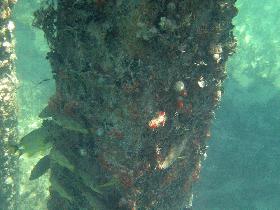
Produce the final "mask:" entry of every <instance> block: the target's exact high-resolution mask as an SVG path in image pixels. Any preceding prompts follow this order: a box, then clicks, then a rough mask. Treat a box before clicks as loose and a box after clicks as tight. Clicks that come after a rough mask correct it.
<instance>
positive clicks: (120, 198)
mask: <svg viewBox="0 0 280 210" xmlns="http://www.w3.org/2000/svg"><path fill="white" fill-rule="evenodd" d="M234 3H235V0H230V1H224V0H210V1H209V0H202V1H196V0H173V1H165V0H160V1H148V0H143V1H132V0H131V1H123V0H116V1H112V0H111V1H107V0H58V1H57V2H56V3H54V2H53V3H49V4H47V5H46V6H45V7H42V8H41V9H39V10H38V11H37V12H36V13H35V16H36V21H35V22H34V24H35V25H36V26H38V27H40V28H42V29H43V30H44V32H45V36H46V38H47V40H48V42H49V46H50V52H49V53H48V55H47V58H48V59H49V61H50V63H51V65H52V70H53V74H54V78H55V80H56V94H55V95H54V96H53V97H52V98H51V99H50V101H49V105H48V106H47V107H46V109H45V110H43V112H42V113H41V115H40V116H41V117H42V118H46V119H45V122H44V127H47V128H51V129H49V132H50V138H49V141H51V142H52V144H53V146H52V150H51V152H50V157H51V158H50V160H51V163H50V169H51V179H50V181H51V188H50V193H51V194H50V199H49V202H48V208H49V210H57V209H67V210H76V209H101V210H102V209H112V210H113V209H129V210H131V209H134V210H135V209H140V210H142V209H150V210H170V209H172V210H181V209H184V208H191V203H192V192H191V189H192V185H193V183H194V182H195V181H196V180H197V179H198V178H199V173H200V169H201V161H202V160H203V158H204V157H205V156H206V155H205V154H206V150H207V146H206V140H207V138H209V136H210V131H209V127H210V124H211V120H212V119H213V117H214V110H215V108H216V107H217V105H218V103H219V101H220V98H221V95H222V84H223V81H224V79H225V77H226V70H225V62H226V61H227V59H228V56H229V55H230V54H232V53H233V51H234V48H235V45H236V42H235V40H234V37H233V35H232V28H233V25H232V22H231V21H232V18H233V17H234V16H235V15H236V13H237V9H236V8H235V7H234ZM48 117H51V119H50V118H48ZM47 160H48V159H47ZM44 161H45V159H44Z"/></svg>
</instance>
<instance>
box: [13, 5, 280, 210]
mask: <svg viewBox="0 0 280 210" xmlns="http://www.w3.org/2000/svg"><path fill="white" fill-rule="evenodd" d="M37 6H39V0H30V1H18V3H17V6H16V8H15V15H14V19H15V22H16V37H17V49H16V51H17V56H18V60H17V72H18V73H17V75H18V78H19V80H20V81H21V84H20V88H19V90H18V98H19V99H18V101H19V107H20V109H19V123H20V124H19V128H20V135H24V134H26V133H27V132H29V131H30V130H32V129H34V128H36V127H38V126H40V123H41V122H40V120H39V119H38V117H37V115H38V113H39V112H40V111H41V110H42V108H43V107H44V106H45V105H46V104H47V101H48V98H49V97H50V96H51V95H52V94H53V92H54V82H53V81H46V82H43V83H42V84H39V82H40V81H42V80H44V79H48V78H52V76H51V69H50V67H49V64H48V62H47V61H46V59H45V56H46V52H47V51H48V48H47V45H46V43H45V41H44V37H43V34H42V32H40V31H39V30H36V29H34V28H32V27H31V23H32V12H33V10H34V9H35V8H36V7H37ZM237 7H238V8H239V14H238V16H237V17H236V18H235V19H234V24H235V25H236V27H235V30H234V34H235V35H236V37H237V40H238V47H237V52H236V54H235V55H234V56H232V57H231V58H230V60H229V62H228V65H227V68H228V75H229V76H228V79H227V80H226V82H225V84H224V87H225V88H224V90H225V94H224V96H223V98H222V102H221V106H220V108H219V109H218V110H217V111H216V119H215V120H214V122H213V126H212V138H211V140H210V141H209V150H208V158H207V159H206V160H205V161H204V162H203V168H202V173H201V175H200V180H199V181H198V182H197V183H196V185H195V187H194V202H193V205H194V209H195V210H235V209H236V210H239V209H240V210H251V209H252V210H255V209H256V210H275V209H280V199H279V198H280V197H279V195H280V181H279V174H280V164H279V160H280V143H279V141H280V132H279V130H280V123H279V119H280V97H279V96H280V95H279V92H280V73H279V72H280V71H279V68H280V36H279V34H280V24H279V22H280V0H267V1H265V0H258V1H256V0H238V1H237ZM39 158H40V157H36V158H33V159H27V158H24V157H23V158H21V171H22V174H23V175H22V178H21V179H22V180H21V191H20V194H21V201H20V206H21V208H22V210H27V209H28V210H33V209H34V210H39V209H40V210H41V209H42V210H43V209H45V200H46V196H47V187H48V181H47V178H48V177H47V175H46V176H44V177H43V178H40V179H39V180H36V181H34V182H32V183H30V182H29V181H28V180H27V179H28V174H29V171H30V170H31V168H32V166H33V165H34V163H36V161H37V160H38V159H39ZM25 174H26V175H25ZM38 185H40V186H42V187H41V188H38ZM34 198H36V199H34ZM20 210H21V209H20Z"/></svg>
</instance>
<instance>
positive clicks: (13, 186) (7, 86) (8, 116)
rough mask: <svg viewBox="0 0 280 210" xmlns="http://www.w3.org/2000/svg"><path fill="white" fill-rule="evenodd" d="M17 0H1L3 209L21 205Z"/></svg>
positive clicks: (0, 162)
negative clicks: (15, 146) (15, 147)
mask: <svg viewBox="0 0 280 210" xmlns="http://www.w3.org/2000/svg"><path fill="white" fill-rule="evenodd" d="M15 3H16V0H14V1H12V0H0V186H1V187H0V209H3V210H4V209H5V210H15V209H16V208H17V205H16V204H17V196H18V186H17V179H16V176H17V172H18V171H17V169H18V167H17V157H16V156H15V155H13V154H11V153H9V152H8V148H9V145H10V144H11V143H15V142H16V138H17V115H16V88H17V78H16V74H15V73H16V70H15V62H14V61H15V59H16V54H15V40H14V37H13V30H14V27H15V26H14V23H13V22H12V21H11V13H12V7H13V5H14V4H15Z"/></svg>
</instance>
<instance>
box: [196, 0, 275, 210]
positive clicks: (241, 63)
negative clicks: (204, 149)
mask: <svg viewBox="0 0 280 210" xmlns="http://www.w3.org/2000/svg"><path fill="white" fill-rule="evenodd" d="M237 5H238V7H239V14H238V16H237V17H236V18H235V19H234V22H235V25H236V28H235V35H236V36H237V39H238V48H237V53H236V54H235V55H234V56H233V57H232V58H231V59H230V60H229V63H228V74H229V77H228V79H227V80H226V82H225V95H224V97H223V100H222V103H221V107H220V108H219V109H218V110H217V115H216V120H215V121H214V125H213V129H212V134H213V135H212V138H211V140H210V142H209V150H208V158H207V160H206V161H205V162H204V164H203V169H202V173H201V176H200V177H201V179H200V181H199V183H198V184H197V186H196V187H195V193H194V194H195V199H194V209H199V210H203V209H207V210H208V209H209V210H212V209H213V210H225V209H232V210H235V209H236V210H239V209H240V210H243V209H244V210H247V209H248V210H274V209H280V200H279V194H280V184H279V173H280V165H279V157H280V144H279V139H280V132H279V129H280V123H279V119H280V109H279V108H280V97H279V92H280V89H279V81H280V80H279V78H280V71H279V64H280V63H279V61H280V38H279V35H278V34H279V32H280V28H279V24H278V23H279V20H280V13H279V11H280V1H277V0H276V1H273V0H272V1H248V0H247V1H245V0H244V1H242V0H239V1H238V2H237Z"/></svg>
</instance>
